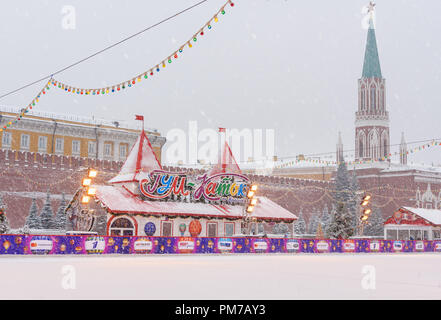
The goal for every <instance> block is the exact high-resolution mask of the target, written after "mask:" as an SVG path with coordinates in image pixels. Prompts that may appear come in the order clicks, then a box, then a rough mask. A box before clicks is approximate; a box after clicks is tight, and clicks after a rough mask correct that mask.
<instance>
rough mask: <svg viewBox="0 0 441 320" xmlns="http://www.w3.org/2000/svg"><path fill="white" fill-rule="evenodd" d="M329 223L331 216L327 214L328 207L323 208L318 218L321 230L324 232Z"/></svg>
mask: <svg viewBox="0 0 441 320" xmlns="http://www.w3.org/2000/svg"><path fill="white" fill-rule="evenodd" d="M330 222H331V215H330V214H329V210H328V206H326V205H325V206H324V207H323V210H322V215H321V216H320V224H321V226H322V230H323V231H324V232H325V231H326V229H327V228H328V226H329V223H330Z"/></svg>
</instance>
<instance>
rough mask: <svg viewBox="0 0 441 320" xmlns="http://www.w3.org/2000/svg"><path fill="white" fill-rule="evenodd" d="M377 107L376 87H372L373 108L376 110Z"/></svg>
mask: <svg viewBox="0 0 441 320" xmlns="http://www.w3.org/2000/svg"><path fill="white" fill-rule="evenodd" d="M376 108H377V101H376V96H375V87H372V88H371V109H372V110H375V109H376Z"/></svg>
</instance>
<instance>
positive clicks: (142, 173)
mask: <svg viewBox="0 0 441 320" xmlns="http://www.w3.org/2000/svg"><path fill="white" fill-rule="evenodd" d="M155 169H156V170H159V169H162V167H161V164H160V163H159V161H158V159H157V158H156V154H155V153H154V151H153V148H152V145H151V144H150V141H149V139H148V138H147V135H146V134H145V132H144V130H142V132H141V134H140V135H139V137H138V140H136V142H135V144H134V145H133V147H132V150H130V153H129V155H128V156H127V159H126V161H125V162H124V164H123V166H122V167H121V170H120V172H119V173H118V175H117V176H116V177H114V178H112V179H111V180H110V181H109V183H121V182H133V181H140V180H142V179H143V178H145V177H146V176H147V175H148V173H149V172H150V171H152V170H155Z"/></svg>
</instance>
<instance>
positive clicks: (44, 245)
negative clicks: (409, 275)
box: [0, 235, 441, 255]
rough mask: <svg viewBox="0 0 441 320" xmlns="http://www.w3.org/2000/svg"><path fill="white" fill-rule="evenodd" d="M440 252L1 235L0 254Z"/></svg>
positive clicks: (337, 244) (436, 245)
mask: <svg viewBox="0 0 441 320" xmlns="http://www.w3.org/2000/svg"><path fill="white" fill-rule="evenodd" d="M333 252H341V253H345V252H355V253H369V252H390V253H393V252H441V240H433V241H430V240H371V239H369V240H367V239H351V240H326V239H323V240H318V239H281V238H255V237H243V238H242V237H241V238H191V237H133V236H130V237H124V236H96V235H68V236H66V235H1V236H0V254H18V255H27V254H31V255H32V254H37V255H42V254H43V255H44V254H50V255H60V254H188V253H192V254H204V253H333Z"/></svg>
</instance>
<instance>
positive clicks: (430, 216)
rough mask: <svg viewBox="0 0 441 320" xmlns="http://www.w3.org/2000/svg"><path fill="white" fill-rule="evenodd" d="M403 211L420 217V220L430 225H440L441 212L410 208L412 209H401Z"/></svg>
mask: <svg viewBox="0 0 441 320" xmlns="http://www.w3.org/2000/svg"><path fill="white" fill-rule="evenodd" d="M403 209H405V210H407V211H410V212H412V213H414V214H416V215H418V216H420V217H421V218H423V219H425V220H427V221H429V222H430V223H433V224H436V225H441V210H438V209H425V208H412V207H403Z"/></svg>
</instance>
